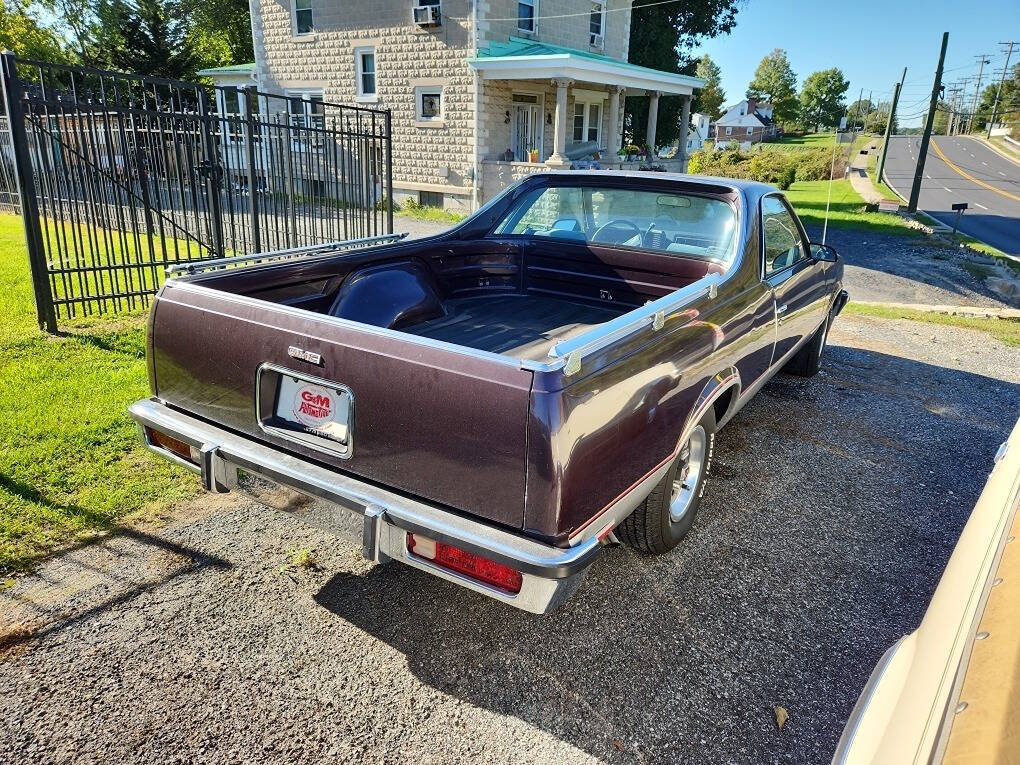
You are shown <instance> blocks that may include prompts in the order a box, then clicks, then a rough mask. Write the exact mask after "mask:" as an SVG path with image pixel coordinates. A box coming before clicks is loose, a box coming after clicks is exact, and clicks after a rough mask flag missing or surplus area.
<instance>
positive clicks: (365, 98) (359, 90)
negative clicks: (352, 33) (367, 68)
mask: <svg viewBox="0 0 1020 765" xmlns="http://www.w3.org/2000/svg"><path fill="white" fill-rule="evenodd" d="M365 53H371V54H372V56H373V57H374V58H375V92H374V93H366V92H365V91H364V90H363V87H364V85H363V81H362V75H363V74H364V71H363V70H362V68H361V66H362V61H361V57H362V55H363V54H365ZM354 92H355V96H354V100H355V101H357V102H359V103H362V104H374V103H377V102H378V101H379V54H378V53H376V49H375V46H374V45H359V46H358V47H356V48H355V49H354Z"/></svg>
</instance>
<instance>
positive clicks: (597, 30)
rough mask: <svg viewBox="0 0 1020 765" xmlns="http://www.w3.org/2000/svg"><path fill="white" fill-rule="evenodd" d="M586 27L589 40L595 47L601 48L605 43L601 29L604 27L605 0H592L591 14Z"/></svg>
mask: <svg viewBox="0 0 1020 765" xmlns="http://www.w3.org/2000/svg"><path fill="white" fill-rule="evenodd" d="M589 19H590V20H589V22H588V29H589V32H590V33H591V36H590V38H589V42H590V43H591V44H592V45H594V46H595V47H597V48H602V47H604V45H605V37H604V32H603V30H604V29H605V26H606V24H605V22H606V4H605V0H592V3H591V16H590V17H589Z"/></svg>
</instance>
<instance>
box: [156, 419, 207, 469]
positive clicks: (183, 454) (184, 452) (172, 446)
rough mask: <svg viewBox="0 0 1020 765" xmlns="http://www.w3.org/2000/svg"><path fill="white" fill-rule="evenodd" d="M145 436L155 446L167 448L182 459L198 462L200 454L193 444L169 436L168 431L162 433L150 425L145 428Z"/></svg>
mask: <svg viewBox="0 0 1020 765" xmlns="http://www.w3.org/2000/svg"><path fill="white" fill-rule="evenodd" d="M145 437H146V438H148V439H149V443H150V444H152V445H153V446H158V447H159V448H160V449H165V450H166V451H168V452H170V453H171V454H175V455H177V456H178V457H180V458H181V459H182V460H187V461H188V462H191V463H193V464H195V465H197V464H198V455H197V453H196V452H197V451H198V450H197V449H195V448H194V447H193V446H191V444H187V443H185V442H184V441H181V440H180V439H179V438H174V437H173V436H168V435H167V434H166V433H160V432H159V431H158V430H154V429H152V428H150V427H146V428H145Z"/></svg>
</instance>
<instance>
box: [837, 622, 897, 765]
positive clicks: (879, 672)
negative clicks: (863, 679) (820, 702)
mask: <svg viewBox="0 0 1020 765" xmlns="http://www.w3.org/2000/svg"><path fill="white" fill-rule="evenodd" d="M904 640H906V637H901V638H900V639H899V640H897V641H896V642H895V643H893V644H892V645H891V646H889V648H888V649H887V650H886V652H885V653H884V654H882V658H881V659H879V661H878V664H877V665H876V666H875V668H874V669H873V670H872V671H871V676H870V677H869V678H868V682H867V683H866V684H865V686H864V690H863V691H861V695H860V698H858V699H857V703H856V704H854V708H853V711H852V712H851V713H850V719H848V720H847V723H846V727H845V728H844V729H843V734H842V735H841V736H840V737H839V743H838V744H836V751H835V753H834V754H833V755H832V765H843V763H845V762H846V760H847V756H848V755H849V754H850V747H851V746H852V745H853V740H854V736H855V735H857V728H858V727H860V724H861V720H862V719H863V718H864V710H865V709H867V707H868V704H869V703H871V697H872V696H874V695H875V689H877V688H878V684H879V683H880V682H881V681H882V676H883V675H884V674H885V671H886V670H887V669H889V665H890V664H891V663H892V660H893V657H894V656H895V655H896V652H897V651H899V650H900V646H902V645H903V641H904Z"/></svg>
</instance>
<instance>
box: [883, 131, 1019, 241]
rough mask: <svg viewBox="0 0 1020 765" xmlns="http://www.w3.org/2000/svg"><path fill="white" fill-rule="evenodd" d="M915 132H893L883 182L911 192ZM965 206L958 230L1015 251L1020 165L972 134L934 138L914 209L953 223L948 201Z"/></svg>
mask: <svg viewBox="0 0 1020 765" xmlns="http://www.w3.org/2000/svg"><path fill="white" fill-rule="evenodd" d="M920 144H921V138H920V136H909V135H898V136H893V137H892V140H891V142H890V144H889V157H888V159H887V160H886V170H885V172H886V181H887V182H888V184H889V185H890V186H892V187H893V189H894V190H895V191H897V192H899V193H900V194H901V195H902V196H904V197H909V196H910V186H911V183H912V182H913V178H914V167H915V165H916V164H917V155H918V152H919V151H920ZM957 202H966V203H967V204H969V205H970V207H969V208H968V210H967V212H965V213H964V214H963V218H962V220H961V222H960V230H961V231H963V232H964V233H966V234H969V235H971V236H973V237H976V238H977V239H980V240H981V241H983V242H986V243H988V244H990V245H992V246H994V247H998V248H999V249H1000V250H1002V251H1003V252H1008V253H1010V254H1011V255H1020V165H1018V164H1016V163H1015V162H1012V161H1011V160H1008V159H1006V158H1005V157H1003V156H1002V155H1001V154H998V153H996V152H995V151H993V150H991V149H989V148H988V147H987V146H985V145H984V144H983V143H981V141H979V140H977V139H975V138H965V137H962V136H957V137H954V138H947V137H945V136H936V137H935V138H934V139H933V141H932V145H931V146H929V148H928V157H927V159H926V160H925V166H924V179H923V182H922V185H921V198H920V200H919V204H918V207H919V208H920V209H922V210H924V211H925V212H927V213H930V214H931V215H933V216H934V217H936V218H938V219H939V220H941V221H943V222H945V223H948V224H949V225H950V226H951V225H953V218H954V217H955V215H956V214H955V213H954V212H953V211H952V205H953V204H955V203H957Z"/></svg>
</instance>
